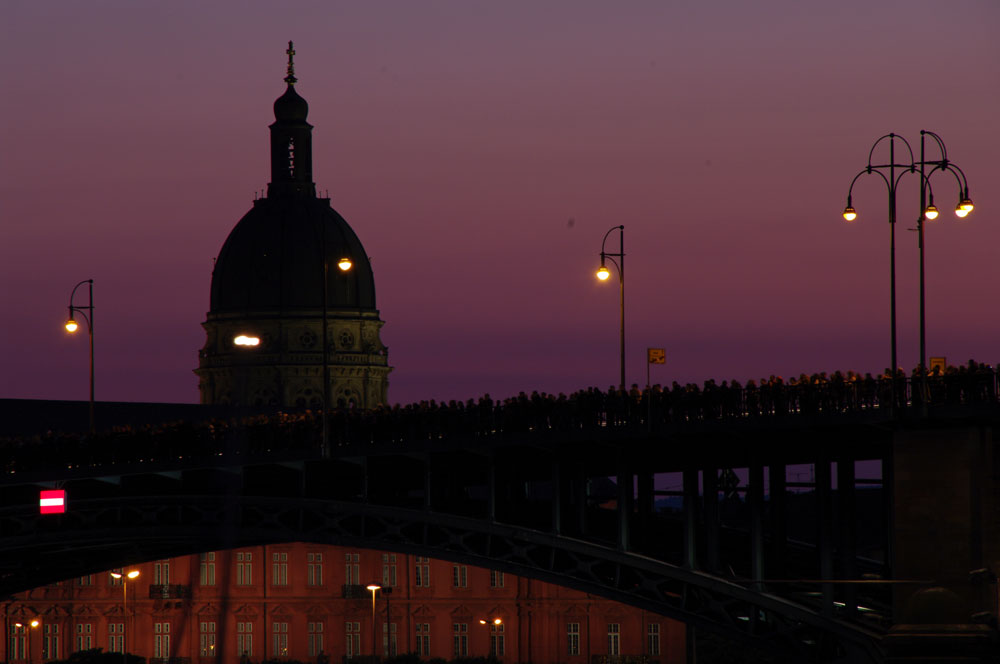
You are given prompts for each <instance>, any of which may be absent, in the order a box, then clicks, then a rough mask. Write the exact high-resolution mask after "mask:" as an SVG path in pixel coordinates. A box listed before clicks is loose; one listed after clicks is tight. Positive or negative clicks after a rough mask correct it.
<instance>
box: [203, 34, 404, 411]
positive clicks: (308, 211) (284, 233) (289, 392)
mask: <svg viewBox="0 0 1000 664" xmlns="http://www.w3.org/2000/svg"><path fill="white" fill-rule="evenodd" d="M287 54H288V73H287V76H285V82H286V83H287V84H288V87H287V89H286V90H285V93H284V94H283V95H281V96H280V97H278V99H277V100H276V101H275V102H274V123H273V124H272V125H271V126H270V130H271V182H270V183H269V184H268V186H267V196H266V197H265V198H260V199H258V200H255V201H254V204H253V208H251V210H250V211H249V212H247V214H246V215H245V216H244V217H243V218H242V219H241V220H240V221H239V223H238V224H236V226H235V227H234V228H233V230H232V231H231V232H230V233H229V237H228V238H226V242H225V244H223V245H222V250H221V251H220V252H219V256H218V258H217V260H216V262H215V268H214V270H213V271H212V291H211V303H210V305H209V307H210V308H209V311H208V315H207V317H206V320H205V322H204V323H202V327H204V328H205V332H206V333H207V337H208V338H207V340H206V342H205V346H204V347H203V348H202V349H201V351H200V353H199V362H198V368H197V369H196V370H195V373H196V374H197V375H198V389H199V390H200V392H201V402H202V403H204V404H232V405H241V406H249V407H256V408H260V407H269V406H270V407H311V408H317V407H319V406H320V405H321V404H322V403H323V400H324V395H325V397H326V400H327V403H328V405H330V406H331V407H337V406H338V405H340V406H352V405H353V406H354V407H359V408H373V407H375V406H377V405H379V404H384V403H386V402H387V388H388V376H389V372H390V371H392V368H391V367H390V366H389V363H388V349H387V348H386V347H385V346H384V345H383V344H382V341H381V339H380V330H381V328H382V325H383V323H382V321H381V320H380V319H379V312H378V309H376V308H375V280H374V277H373V275H372V267H371V264H370V263H369V261H368V254H366V253H365V250H364V247H363V246H361V241H360V240H358V237H357V235H355V233H354V231H353V230H352V229H351V227H350V226H349V225H348V224H347V222H346V221H345V220H344V218H343V217H341V216H340V215H339V214H338V213H337V212H336V210H334V209H333V208H332V207H330V199H329V198H318V197H317V196H316V184H315V183H314V182H313V180H312V177H313V175H312V125H310V124H309V123H308V122H306V116H307V114H308V113H309V105H308V104H307V103H306V100H305V99H303V98H302V97H300V96H299V94H298V93H297V92H296V91H295V83H296V81H297V79H296V78H295V69H294V61H293V58H294V55H295V51H294V50H293V48H292V43H291V42H289V43H288V51H287ZM324 385H325V389H324Z"/></svg>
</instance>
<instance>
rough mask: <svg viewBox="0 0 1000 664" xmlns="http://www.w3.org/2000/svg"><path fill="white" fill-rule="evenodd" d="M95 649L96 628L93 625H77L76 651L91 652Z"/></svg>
mask: <svg viewBox="0 0 1000 664" xmlns="http://www.w3.org/2000/svg"><path fill="white" fill-rule="evenodd" d="M93 647H94V626H93V625H92V624H91V623H77V624H76V651H77V652H80V651H81V650H90V649H91V648H93Z"/></svg>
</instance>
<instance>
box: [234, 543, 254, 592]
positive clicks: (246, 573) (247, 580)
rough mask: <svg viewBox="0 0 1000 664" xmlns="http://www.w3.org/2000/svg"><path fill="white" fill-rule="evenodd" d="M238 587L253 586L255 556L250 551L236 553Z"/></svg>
mask: <svg viewBox="0 0 1000 664" xmlns="http://www.w3.org/2000/svg"><path fill="white" fill-rule="evenodd" d="M236 585H238V586H252V585H253V554H252V553H251V552H249V551H237V552H236Z"/></svg>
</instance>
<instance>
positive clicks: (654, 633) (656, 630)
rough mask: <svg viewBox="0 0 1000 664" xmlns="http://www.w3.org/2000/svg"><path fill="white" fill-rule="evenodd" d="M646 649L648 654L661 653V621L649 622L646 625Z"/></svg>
mask: <svg viewBox="0 0 1000 664" xmlns="http://www.w3.org/2000/svg"><path fill="white" fill-rule="evenodd" d="M646 649H647V650H648V653H647V654H650V655H659V654H660V623H649V624H648V625H647V626H646Z"/></svg>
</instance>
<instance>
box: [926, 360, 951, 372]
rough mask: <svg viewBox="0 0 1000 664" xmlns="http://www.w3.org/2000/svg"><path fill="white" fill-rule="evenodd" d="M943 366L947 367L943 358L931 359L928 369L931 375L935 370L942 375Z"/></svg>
mask: <svg viewBox="0 0 1000 664" xmlns="http://www.w3.org/2000/svg"><path fill="white" fill-rule="evenodd" d="M945 366H947V362H946V361H945V358H943V357H932V358H931V366H930V367H929V369H930V371H931V373H933V372H934V370H935V369H937V370H938V371H939V372H941V373H944V370H945Z"/></svg>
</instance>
